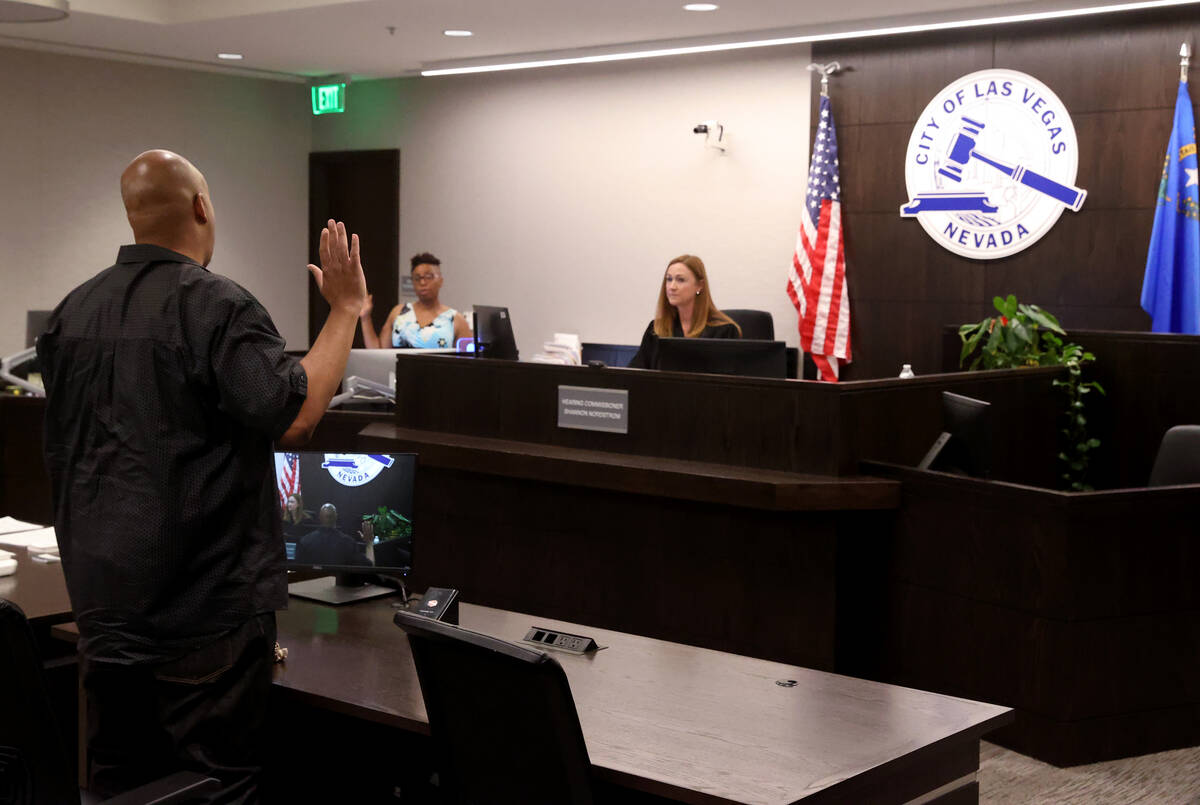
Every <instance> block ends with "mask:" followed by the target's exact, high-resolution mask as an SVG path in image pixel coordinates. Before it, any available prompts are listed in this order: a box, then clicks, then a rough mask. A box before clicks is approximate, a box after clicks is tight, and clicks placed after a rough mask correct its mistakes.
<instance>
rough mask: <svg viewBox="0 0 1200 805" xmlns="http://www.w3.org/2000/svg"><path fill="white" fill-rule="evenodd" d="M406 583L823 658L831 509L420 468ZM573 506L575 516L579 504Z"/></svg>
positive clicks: (832, 622) (581, 618)
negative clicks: (801, 509)
mask: <svg viewBox="0 0 1200 805" xmlns="http://www.w3.org/2000/svg"><path fill="white" fill-rule="evenodd" d="M416 511H417V513H418V514H417V518H418V520H419V521H420V525H419V526H418V528H419V536H418V538H417V543H416V548H415V558H414V571H413V583H414V585H415V586H416V587H417V588H418V589H419V588H421V587H424V586H426V585H438V586H451V587H456V588H458V589H460V590H461V591H462V596H463V599H464V600H466V601H470V602H471V603H479V604H486V605H489V606H499V607H504V608H508V609H513V610H516V611H520V612H535V613H538V614H540V615H543V616H545V617H552V618H571V619H575V620H576V621H578V622H585V623H592V624H595V625H596V626H599V627H603V628H611V629H619V630H621V631H626V632H632V633H635V634H642V635H647V636H650V637H660V638H664V639H665V638H670V639H672V640H675V641H677V642H682V643H688V644H692V645H698V646H705V647H709V648H714V649H719V650H722V651H732V652H735V653H739V654H749V655H752V656H759V657H765V658H769V659H775V660H779V661H782V662H791V663H795V664H801V665H806V666H810V667H814V668H823V669H829V670H832V669H833V667H834V662H835V658H834V645H835V629H836V615H835V605H836V589H835V587H836V574H835V571H834V560H835V551H836V534H835V525H834V524H835V515H832V514H823V513H815V514H811V515H805V516H804V517H802V518H799V517H797V516H796V515H795V514H789V513H770V512H755V511H752V510H746V509H740V508H734V507H731V506H720V505H714V504H698V503H690V502H687V501H673V500H663V499H659V498H650V497H644V496H639V495H630V494H627V493H617V492H606V491H604V490H594V489H583V488H578V487H566V486H558V485H555V484H545V483H540V482H527V481H521V480H517V479H511V478H503V477H499V476H486V475H480V474H476V473H470V472H460V471H453V470H440V469H437V468H427V469H424V470H422V481H421V484H420V485H419V488H418V492H417V505H416ZM581 513H585V516H581Z"/></svg>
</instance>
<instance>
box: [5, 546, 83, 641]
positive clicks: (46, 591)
mask: <svg viewBox="0 0 1200 805" xmlns="http://www.w3.org/2000/svg"><path fill="white" fill-rule="evenodd" d="M0 548H2V549H3V550H6V551H8V552H9V553H12V554H14V555H15V558H16V560H17V570H16V572H15V573H13V574H12V575H11V576H0V598H6V599H8V600H9V601H12V602H13V603H14V604H16V605H17V606H19V607H20V608H21V610H22V611H23V612H24V613H25V617H26V618H28V619H29V625H30V626H32V627H33V629H34V632H35V634H36V633H38V632H39V631H41V630H42V628H43V627H49V626H52V625H53V624H56V623H62V622H64V621H69V620H71V618H72V617H73V616H72V615H71V601H70V599H69V598H68V597H67V583H66V581H65V580H64V579H63V572H62V563H60V562H35V561H34V560H33V559H32V558H31V557H30V555H29V551H28V550H26V549H25V548H8V547H5V546H3V545H0Z"/></svg>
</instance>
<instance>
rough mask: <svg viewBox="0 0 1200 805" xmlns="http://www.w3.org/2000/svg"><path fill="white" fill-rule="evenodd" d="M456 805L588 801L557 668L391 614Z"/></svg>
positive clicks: (507, 646)
mask: <svg viewBox="0 0 1200 805" xmlns="http://www.w3.org/2000/svg"><path fill="white" fill-rule="evenodd" d="M395 622H396V625H397V626H399V627H400V628H401V629H403V630H404V631H405V633H406V634H407V635H408V642H409V645H410V646H411V647H412V655H413V662H414V664H415V665H416V668H417V677H418V678H419V679H420V682H421V695H422V696H423V697H424V699H425V710H426V712H427V714H428V716H429V728H430V732H431V734H432V736H433V743H434V747H435V751H436V752H437V754H438V758H439V769H438V777H439V785H440V787H441V788H442V789H443V791H444V792H446V794H447V798H446V799H447V801H449V802H458V803H529V804H530V805H532V804H534V803H547V804H548V803H580V804H581V805H586V804H587V803H591V802H592V787H591V764H590V762H589V761H588V753H587V746H586V744H585V743H584V740H583V731H582V730H581V729H580V727H579V714H578V713H577V712H576V710H575V700H574V699H573V698H572V696H571V687H570V685H569V684H568V682H567V677H566V674H564V673H563V669H562V666H560V665H559V664H558V662H557V661H555V659H554V658H553V657H551V656H549V655H548V654H546V653H545V652H542V651H538V650H536V649H532V648H525V647H523V646H519V645H516V644H513V643H508V642H506V641H504V640H498V639H496V638H493V637H488V636H487V635H481V634H478V633H476V632H471V631H468V630H466V629H460V628H458V627H457V626H451V625H448V624H444V623H440V622H438V621H434V620H432V619H429V618H424V617H421V616H420V615H414V614H412V613H409V612H397V613H396V617H395Z"/></svg>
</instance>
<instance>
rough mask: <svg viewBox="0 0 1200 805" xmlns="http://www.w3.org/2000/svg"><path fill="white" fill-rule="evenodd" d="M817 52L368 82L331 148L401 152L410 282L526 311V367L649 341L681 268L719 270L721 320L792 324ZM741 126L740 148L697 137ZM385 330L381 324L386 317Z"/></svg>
mask: <svg viewBox="0 0 1200 805" xmlns="http://www.w3.org/2000/svg"><path fill="white" fill-rule="evenodd" d="M809 60H810V51H809V48H808V47H807V46H797V47H792V48H776V49H771V50H769V51H767V50H764V51H757V52H756V51H743V52H739V53H725V54H709V55H705V56H694V57H685V58H669V59H659V60H646V61H637V62H625V63H619V64H609V65H583V66H576V67H560V68H551V69H543V70H531V71H519V72H511V73H496V74H490V75H469V76H459V77H449V78H408V79H392V80H384V81H373V82H362V83H355V84H352V85H351V86H350V88H349V94H348V100H347V112H346V113H345V114H344V115H327V116H323V117H321V118H316V119H314V120H313V150H314V151H322V150H329V151H332V150H350V149H368V148H395V147H399V148H400V150H401V177H400V185H401V204H400V221H401V223H400V249H401V258H402V263H401V271H402V272H406V271H407V270H408V263H407V258H408V257H409V256H410V255H412V254H413V253H415V252H418V251H425V250H429V251H432V252H434V253H435V254H437V255H438V257H439V258H441V260H442V262H443V270H444V274H445V278H446V279H445V285H444V287H443V290H442V300H443V301H444V302H446V303H448V304H451V305H453V306H455V307H458V308H460V309H463V308H469V307H470V306H471V305H472V304H500V305H508V306H509V308H510V309H511V310H512V314H513V321H514V328H515V330H516V334H517V340H518V343H519V346H520V348H521V354H522V357H529V356H530V355H532V354H533V353H534V352H536V351H538V350H539V349H540V345H541V342H542V341H544V340H546V339H548V338H549V337H550V336H551V334H552V333H554V332H555V331H559V332H576V333H579V334H580V335H581V336H582V337H583V339H584V340H585V341H598V342H607V343H626V344H629V343H634V344H636V343H637V342H638V340H639V338H640V337H641V334H642V331H643V330H644V328H645V326H646V323H647V322H648V321H649V320H650V319H651V318H652V316H653V313H654V305H655V302H656V300H657V294H658V286H659V283H660V281H661V278H662V274H663V272H664V270H665V269H666V266H667V261H668V260H669V259H670V258H671V257H674V256H675V255H677V254H680V253H683V252H691V253H695V254H698V255H700V256H701V257H702V258H703V259H704V261H705V264H706V265H707V266H708V269H709V273H710V277H711V283H712V291H713V294H714V298H715V300H716V302H717V304H718V305H720V306H721V307H726V308H759V309H765V310H769V311H771V312H772V313H773V314H774V316H775V327H776V337H777V338H786V339H787V340H788V341H789V343H791V344H793V345H795V344H796V341H797V338H796V314H795V310H794V309H793V308H792V306H791V303H790V302H789V301H788V299H787V296H786V294H785V290H784V288H785V283H786V272H787V268H788V266H789V265H790V261H791V254H792V249H793V247H794V245H795V232H796V227H797V225H798V223H799V220H800V218H799V216H800V211H801V205H802V201H803V196H804V189H805V179H806V174H805V172H806V169H807V150H808V125H809V122H808V121H809V100H810V78H809V75H810V74H809V73H807V72H806V70H805V68H806V66H807V64H808V62H809ZM709 118H716V119H719V120H721V121H722V122H723V123H724V124H725V125H726V127H727V128H726V131H727V133H728V136H729V139H730V150H729V152H728V153H727V154H725V155H721V154H720V153H718V152H717V151H715V150H712V149H706V148H704V147H703V137H702V136H699V135H695V134H693V133H692V127H693V125H694V124H696V123H698V122H700V121H702V120H705V119H709ZM381 315H382V314H381Z"/></svg>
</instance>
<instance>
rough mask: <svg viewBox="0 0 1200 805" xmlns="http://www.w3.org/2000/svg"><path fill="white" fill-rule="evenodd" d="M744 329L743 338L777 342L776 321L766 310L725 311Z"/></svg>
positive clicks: (724, 311)
mask: <svg viewBox="0 0 1200 805" xmlns="http://www.w3.org/2000/svg"><path fill="white" fill-rule="evenodd" d="M721 312H722V313H724V314H725V315H726V316H728V317H729V318H731V319H733V320H734V321H735V322H737V325H738V327H741V328H742V338H752V339H754V340H756V341H774V340H775V319H774V318H772V317H771V314H770V313H768V312H767V311H765V310H723V311H721Z"/></svg>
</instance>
